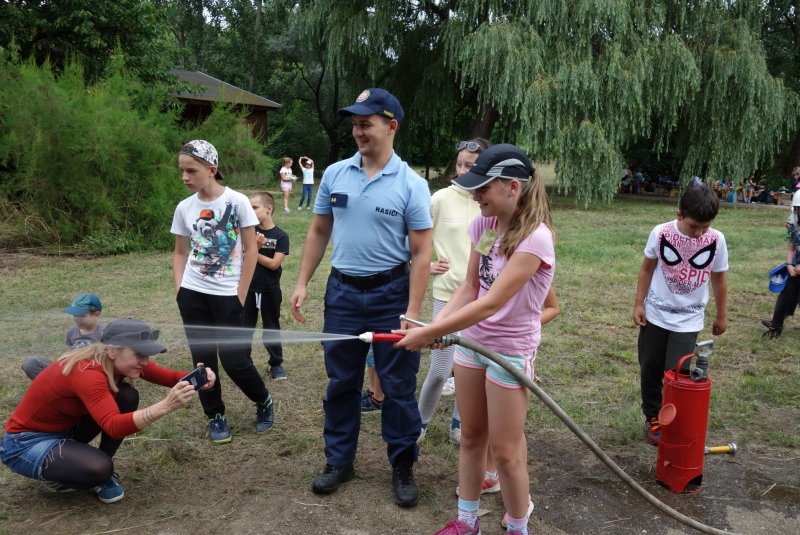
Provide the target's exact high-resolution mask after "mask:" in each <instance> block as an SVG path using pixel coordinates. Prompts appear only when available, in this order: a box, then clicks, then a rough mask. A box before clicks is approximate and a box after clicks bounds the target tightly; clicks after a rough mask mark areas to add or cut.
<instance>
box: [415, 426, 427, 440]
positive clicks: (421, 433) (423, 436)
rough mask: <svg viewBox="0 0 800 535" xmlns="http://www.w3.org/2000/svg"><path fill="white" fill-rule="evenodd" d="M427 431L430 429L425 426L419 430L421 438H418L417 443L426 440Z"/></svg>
mask: <svg viewBox="0 0 800 535" xmlns="http://www.w3.org/2000/svg"><path fill="white" fill-rule="evenodd" d="M427 431H428V430H427V429H425V428H424V427H423V428H422V429H420V430H419V438H418V439H417V444H422V441H423V440H425V433H426V432H427Z"/></svg>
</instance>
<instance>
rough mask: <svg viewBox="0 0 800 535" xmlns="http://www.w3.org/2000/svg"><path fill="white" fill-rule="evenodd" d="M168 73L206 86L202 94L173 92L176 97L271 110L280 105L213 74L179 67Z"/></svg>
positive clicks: (184, 80) (193, 83)
mask: <svg viewBox="0 0 800 535" xmlns="http://www.w3.org/2000/svg"><path fill="white" fill-rule="evenodd" d="M169 72H170V74H174V75H175V76H177V77H178V79H179V80H181V81H182V82H189V83H190V84H192V85H202V86H203V87H205V88H206V90H205V92H204V93H203V94H202V95H198V94H194V93H185V92H180V93H173V95H175V96H176V97H178V98H181V99H189V100H205V101H209V102H231V103H236V104H244V105H245V106H252V107H256V108H267V109H271V110H277V109H280V107H281V105H280V104H278V103H277V102H273V101H271V100H269V99H266V98H264V97H261V96H259V95H256V94H254V93H251V92H249V91H245V90H244V89H240V88H238V87H236V86H235V85H231V84H228V83H225V82H223V81H222V80H217V79H216V78H214V77H213V76H209V75H207V74H205V73H202V72H199V71H182V70H180V69H170V71H169Z"/></svg>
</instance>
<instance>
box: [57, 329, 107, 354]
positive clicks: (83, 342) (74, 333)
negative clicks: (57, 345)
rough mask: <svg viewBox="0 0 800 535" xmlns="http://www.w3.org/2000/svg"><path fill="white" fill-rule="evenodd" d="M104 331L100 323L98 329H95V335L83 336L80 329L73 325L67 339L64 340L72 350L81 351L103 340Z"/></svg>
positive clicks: (68, 331)
mask: <svg viewBox="0 0 800 535" xmlns="http://www.w3.org/2000/svg"><path fill="white" fill-rule="evenodd" d="M103 329H104V327H103V326H102V325H100V324H99V323H98V324H97V329H95V330H94V332H93V333H90V334H81V329H80V327H78V326H77V325H73V326H72V327H70V328H69V329H68V330H67V338H66V339H65V340H64V343H65V344H67V345H68V346H69V347H70V349H80V348H82V347H85V346H90V345H92V344H93V343H95V342H99V341H100V340H102V339H103Z"/></svg>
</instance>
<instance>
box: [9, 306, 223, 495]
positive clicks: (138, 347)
mask: <svg viewBox="0 0 800 535" xmlns="http://www.w3.org/2000/svg"><path fill="white" fill-rule="evenodd" d="M158 335H159V331H157V330H156V331H151V330H150V327H148V326H147V324H146V323H144V322H142V321H139V320H134V319H125V320H117V321H112V322H111V323H109V324H108V326H107V327H106V329H105V331H104V332H103V339H102V341H101V342H96V343H94V344H92V345H90V346H86V347H82V348H80V349H76V350H73V351H68V352H67V353H64V355H62V357H61V358H60V359H58V360H57V361H56V362H55V363H53V364H52V365H50V366H48V367H47V368H45V369H44V371H42V372H41V373H40V374H39V375H38V376H37V377H36V379H34V381H33V382H32V383H31V386H30V387H29V388H28V391H27V392H26V393H25V396H24V397H23V398H22V401H20V403H19V405H18V406H17V408H16V410H15V411H14V413H13V414H12V415H11V417H10V418H9V419H8V422H6V428H5V431H6V432H5V436H4V437H3V441H2V443H0V460H1V461H2V462H3V464H5V465H6V466H8V467H9V468H10V469H11V471H13V472H16V473H18V474H20V475H23V476H25V477H29V478H31V479H37V480H39V481H41V482H42V484H43V485H44V486H45V487H47V489H48V490H51V491H53V492H66V491H70V490H74V489H93V490H94V491H95V492H96V493H97V495H98V497H99V498H100V501H102V502H103V503H112V502H116V501H118V500H120V499H122V497H123V495H124V491H123V490H122V487H121V486H120V485H119V484H118V483H117V482H116V481H115V480H114V478H115V477H118V476H116V474H114V462H113V461H112V460H111V458H112V457H113V456H114V454H115V453H116V451H117V449H118V448H119V446H120V445H121V444H122V440H123V439H124V438H125V437H126V436H128V435H132V434H134V433H137V432H139V431H140V430H142V429H144V428H145V427H147V426H148V425H150V424H152V423H153V422H155V421H156V420H158V419H159V418H161V417H162V416H164V415H166V414H168V413H170V412H172V411H174V410H175V409H178V408H180V407H183V406H184V405H186V404H187V403H188V402H189V400H190V399H192V395H193V394H194V392H195V389H194V386H193V385H191V384H189V383H188V382H186V381H181V378H182V377H184V376H185V375H186V372H181V371H174V370H168V369H166V368H162V367H160V366H157V365H156V364H153V363H152V362H150V357H151V356H152V355H155V354H157V353H164V352H165V351H166V348H165V347H164V346H162V345H160V344H158V343H156V340H157V339H158ZM198 366H201V364H198ZM206 374H207V379H208V382H207V383H206V384H205V386H203V387H202V389H204V390H206V389H209V388H211V387H213V386H214V382H215V380H216V377H215V375H214V372H212V371H211V370H210V369H208V368H206ZM125 378H128V379H130V380H131V382H132V381H133V380H134V379H144V380H145V381H148V382H150V383H155V384H158V385H161V386H166V387H167V388H170V391H169V393H168V394H167V397H165V398H164V399H163V400H161V401H159V402H158V403H156V404H155V405H151V406H150V407H147V408H145V409H143V410H136V409H137V408H138V406H139V393H138V392H137V391H136V389H135V388H134V387H133V385H132V384H131V383H123V380H124V379H125ZM101 431H102V433H103V436H102V438H101V440H100V447H99V449H98V448H94V447H92V446H89V445H88V444H89V442H90V441H91V440H92V439H93V438H94V437H96V436H97V435H98V434H99V433H100V432H101Z"/></svg>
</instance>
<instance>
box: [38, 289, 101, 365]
mask: <svg viewBox="0 0 800 535" xmlns="http://www.w3.org/2000/svg"><path fill="white" fill-rule="evenodd" d="M102 310H103V305H102V304H101V303H100V299H99V298H98V297H97V296H96V295H94V294H81V295H79V296H78V297H76V298H75V299H73V300H72V304H71V305H70V306H68V307H67V308H65V309H64V310H63V312H64V313H66V314H72V319H74V320H75V325H73V326H72V327H70V328H69V330H67V337H66V339H65V340H64V343H66V344H67V348H68V350H69V349H80V348H81V347H84V346H88V345H91V344H93V343H95V342H99V341H100V339H101V338H103V326H102V325H100V322H99V319H100V312H102ZM52 363H53V361H51V360H49V359H46V358H44V357H37V356H35V355H31V356H30V357H28V358H26V359H25V360H24V361H23V362H22V371H24V372H25V375H27V376H28V378H29V379H30V380H31V381H33V380H34V379H35V378H36V376H37V375H39V374H40V373H41V372H42V370H44V369H45V368H47V367H48V366H50V365H51V364H52Z"/></svg>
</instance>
